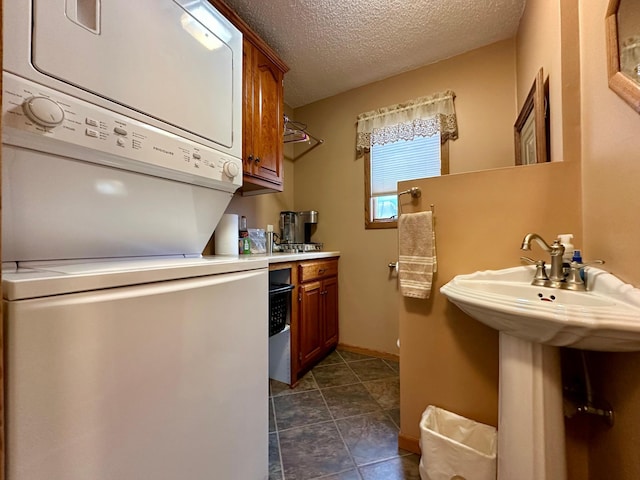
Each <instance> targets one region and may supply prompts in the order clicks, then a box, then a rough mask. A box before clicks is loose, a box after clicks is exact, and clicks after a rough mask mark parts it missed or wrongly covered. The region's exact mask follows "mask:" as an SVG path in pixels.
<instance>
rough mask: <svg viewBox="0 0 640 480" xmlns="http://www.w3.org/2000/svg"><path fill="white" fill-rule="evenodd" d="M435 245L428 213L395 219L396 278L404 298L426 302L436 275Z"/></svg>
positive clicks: (430, 214) (430, 213)
mask: <svg viewBox="0 0 640 480" xmlns="http://www.w3.org/2000/svg"><path fill="white" fill-rule="evenodd" d="M435 247H436V243H435V231H434V229H433V214H432V212H430V211H427V212H419V213H409V214H402V215H400V218H399V219H398V253H399V256H398V278H399V280H400V293H402V295H404V296H405V297H413V298H429V295H431V284H432V282H433V274H434V273H435V272H436V269H437V263H436V248H435Z"/></svg>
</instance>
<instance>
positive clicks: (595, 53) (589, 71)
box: [580, 0, 640, 480]
mask: <svg viewBox="0 0 640 480" xmlns="http://www.w3.org/2000/svg"><path fill="white" fill-rule="evenodd" d="M624 1H626V0H624ZM608 3H609V0H580V6H581V10H580V38H581V51H582V58H581V63H582V72H583V74H582V98H583V103H582V127H583V136H582V138H583V156H582V164H583V192H584V193H583V204H584V234H585V243H584V249H585V258H587V259H590V258H602V259H604V260H606V262H607V264H606V265H605V267H606V268H607V270H609V271H611V272H613V273H614V274H615V275H617V276H619V277H620V278H622V279H623V280H625V281H627V282H630V283H632V284H633V285H635V286H640V269H639V268H638V266H639V265H640V249H639V248H638V246H639V245H640V222H639V221H638V218H639V216H638V212H640V191H639V190H638V186H639V185H640V153H638V152H640V134H639V133H640V115H638V114H637V113H636V112H634V111H633V110H632V109H631V107H629V106H628V105H627V104H626V103H625V102H624V101H623V100H622V99H620V98H619V97H618V96H617V95H616V94H615V93H614V92H613V91H611V90H610V89H609V88H608V86H607V72H606V52H605V32H604V17H605V12H606V9H607V5H608ZM590 360H591V363H590V364H591V365H592V368H593V369H594V377H595V378H594V386H595V387H597V389H598V393H600V394H601V395H602V396H603V397H604V398H606V399H607V400H608V401H609V402H610V403H611V404H612V406H613V408H614V410H615V414H616V424H615V426H614V427H613V428H611V429H606V428H603V427H602V426H601V425H600V423H599V422H596V423H595V424H594V426H595V428H594V430H593V437H592V442H591V450H590V465H589V469H590V478H591V479H593V480H596V479H601V478H615V479H616V480H631V479H634V480H635V479H637V478H640V460H639V459H638V448H639V447H640V429H639V428H638V425H640V353H637V354H636V353H624V354H598V355H595V354H591V355H590Z"/></svg>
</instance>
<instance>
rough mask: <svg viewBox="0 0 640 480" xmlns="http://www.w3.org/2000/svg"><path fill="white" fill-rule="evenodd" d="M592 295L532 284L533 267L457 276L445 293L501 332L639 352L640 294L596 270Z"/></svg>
mask: <svg viewBox="0 0 640 480" xmlns="http://www.w3.org/2000/svg"><path fill="white" fill-rule="evenodd" d="M585 270H586V275H587V285H588V291H586V292H576V291H570V290H560V289H555V288H549V287H538V286H534V285H531V280H532V279H533V276H534V273H535V267H534V266H523V267H514V268H507V269H503V270H487V271H482V272H475V273H472V274H469V275H458V276H456V277H454V278H453V280H451V281H450V282H449V283H447V284H446V285H444V286H443V287H442V288H441V289H440V291H441V292H442V293H443V294H444V295H445V296H446V297H447V298H448V299H449V300H450V301H451V302H453V303H454V304H455V305H457V306H458V307H459V308H460V309H461V310H462V311H464V312H465V313H467V314H468V315H470V316H471V317H473V318H475V319H476V320H478V321H480V322H482V323H484V324H486V325H488V326H490V327H492V328H495V329H497V330H500V331H501V332H504V333H507V334H509V335H512V336H514V337H519V338H522V339H524V340H529V341H532V342H538V343H543V344H546V345H553V346H556V347H573V348H580V349H584V350H600V351H610V352H630V351H640V290H639V289H637V288H634V287H633V286H632V285H629V284H625V283H623V282H622V281H620V280H619V279H618V278H616V277H615V276H614V275H612V274H610V273H608V272H606V271H604V270H600V269H597V268H589V267H587V268H586V269H585Z"/></svg>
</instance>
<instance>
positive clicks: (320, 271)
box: [318, 268, 326, 275]
mask: <svg viewBox="0 0 640 480" xmlns="http://www.w3.org/2000/svg"><path fill="white" fill-rule="evenodd" d="M324 272H326V270H325V269H324V268H319V269H318V275H322V274H323V273H324Z"/></svg>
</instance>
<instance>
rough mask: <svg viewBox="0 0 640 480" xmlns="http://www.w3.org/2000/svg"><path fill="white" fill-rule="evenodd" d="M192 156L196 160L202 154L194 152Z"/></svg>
mask: <svg viewBox="0 0 640 480" xmlns="http://www.w3.org/2000/svg"><path fill="white" fill-rule="evenodd" d="M193 158H194V159H196V160H200V159H201V158H202V155H200V154H199V153H194V154H193Z"/></svg>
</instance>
